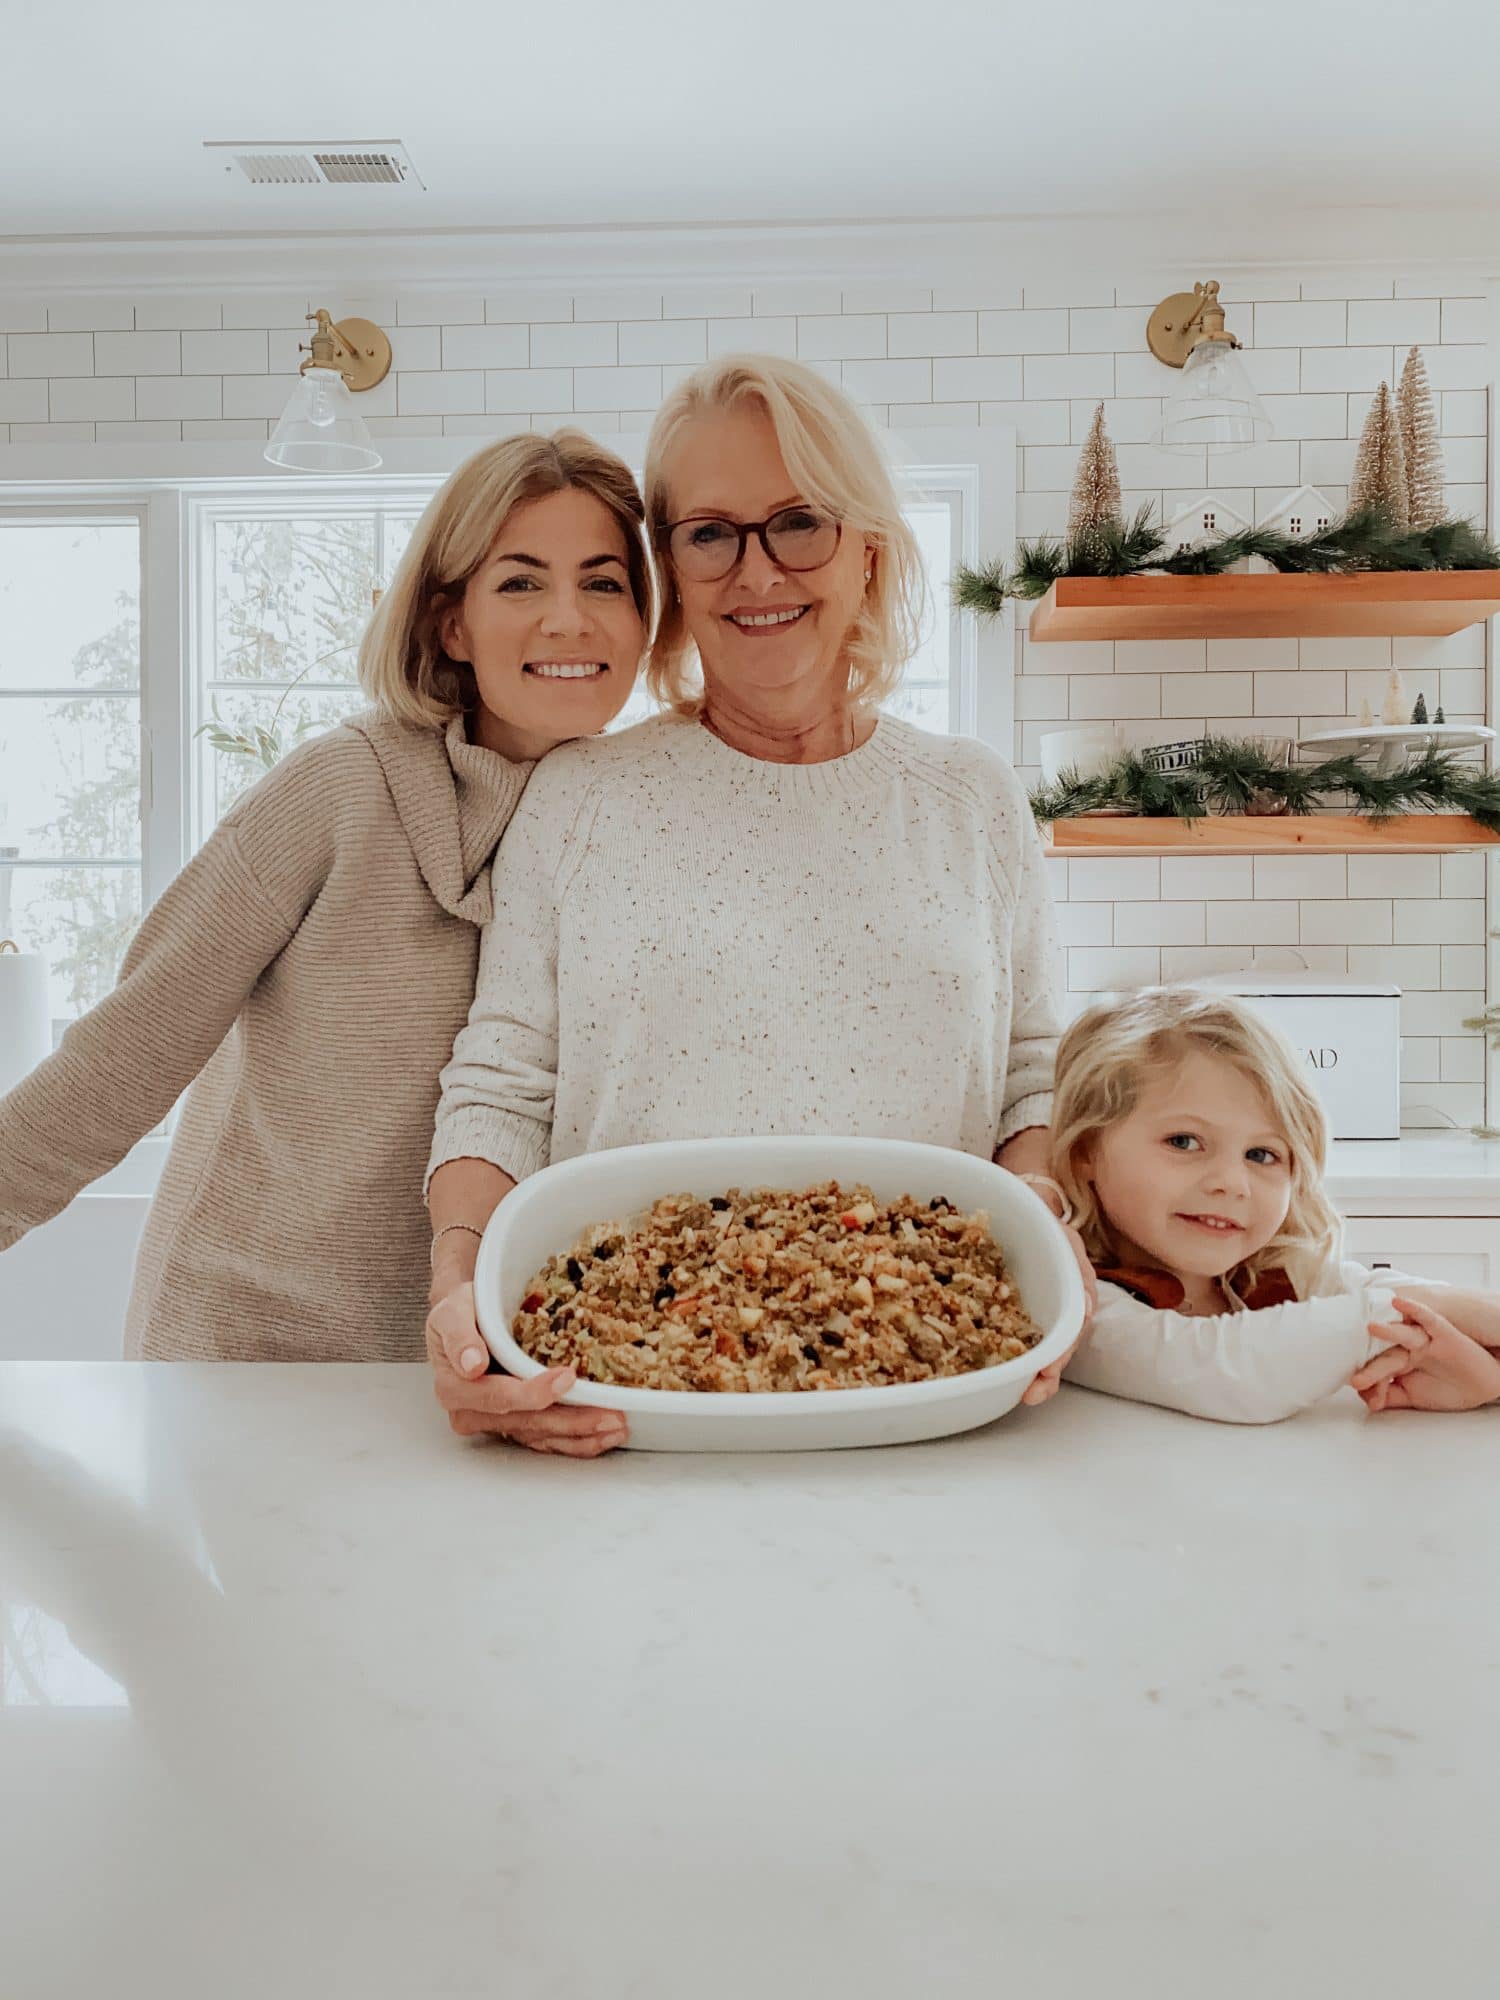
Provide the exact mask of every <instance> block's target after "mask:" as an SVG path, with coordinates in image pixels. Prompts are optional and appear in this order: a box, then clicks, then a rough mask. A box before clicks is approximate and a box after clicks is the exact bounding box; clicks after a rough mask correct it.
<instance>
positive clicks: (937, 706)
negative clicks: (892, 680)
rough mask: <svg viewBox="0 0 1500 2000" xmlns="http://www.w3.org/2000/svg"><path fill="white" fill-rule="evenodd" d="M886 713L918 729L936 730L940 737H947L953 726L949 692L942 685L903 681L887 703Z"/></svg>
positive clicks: (929, 682) (928, 682)
mask: <svg viewBox="0 0 1500 2000" xmlns="http://www.w3.org/2000/svg"><path fill="white" fill-rule="evenodd" d="M885 713H886V714H887V715H899V716H900V717H901V719H902V720H903V721H904V722H913V723H915V724H916V726H917V728H918V729H935V730H936V731H937V732H938V734H939V735H940V736H946V735H947V734H948V732H949V728H950V726H951V725H950V724H949V721H948V690H947V688H946V687H945V686H944V685H943V684H942V683H938V684H937V685H934V684H933V683H932V682H931V681H925V682H924V681H903V682H902V683H901V685H900V687H899V688H897V690H896V692H895V693H894V694H893V695H892V696H891V698H890V700H889V701H888V702H886V703H885Z"/></svg>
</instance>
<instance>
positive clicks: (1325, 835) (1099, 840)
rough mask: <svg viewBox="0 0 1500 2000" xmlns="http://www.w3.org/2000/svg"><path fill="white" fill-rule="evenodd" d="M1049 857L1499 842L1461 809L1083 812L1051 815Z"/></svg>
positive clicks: (1404, 848) (1389, 849) (1363, 850)
mask: <svg viewBox="0 0 1500 2000" xmlns="http://www.w3.org/2000/svg"><path fill="white" fill-rule="evenodd" d="M1050 833H1051V839H1050V841H1049V842H1048V852H1049V853H1052V854H1297V853H1303V854H1370V853H1380V854H1440V853H1452V852H1453V851H1454V850H1455V849H1458V848H1464V847H1496V846H1500V834H1494V833H1490V832H1489V831H1488V830H1487V829H1486V828H1484V827H1482V826H1481V825H1480V824H1479V822H1478V820H1474V819H1470V818H1468V816H1467V815H1466V814H1464V813H1403V814H1401V815H1400V816H1399V817H1398V818H1396V819H1389V820H1386V821H1385V822H1384V823H1383V824H1382V825H1379V826H1374V825H1372V824H1371V823H1370V821H1369V820H1367V819H1360V818H1357V817H1356V816H1355V815H1353V814H1350V813H1307V814H1297V815H1294V814H1283V815H1279V816H1271V815H1267V816H1264V817H1260V816H1255V815H1251V814H1245V813H1223V814H1219V815H1210V816H1209V817H1207V818H1205V819H1198V820H1193V821H1191V822H1189V821H1184V820H1176V819H1123V818H1115V817H1114V816H1112V815H1110V814H1107V813H1084V814H1081V815H1080V816H1079V817H1078V818H1076V819H1060V820H1055V821H1054V822H1053V824H1052V826H1051V828H1050Z"/></svg>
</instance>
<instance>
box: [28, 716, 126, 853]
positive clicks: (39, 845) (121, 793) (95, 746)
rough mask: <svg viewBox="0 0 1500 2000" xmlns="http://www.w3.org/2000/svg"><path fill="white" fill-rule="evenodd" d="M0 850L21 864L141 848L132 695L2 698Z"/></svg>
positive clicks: (124, 851) (123, 851)
mask: <svg viewBox="0 0 1500 2000" xmlns="http://www.w3.org/2000/svg"><path fill="white" fill-rule="evenodd" d="M0 847H14V848H17V849H19V851H20V858H21V859H22V860H23V861H27V860H53V859H55V860H60V861H61V860H74V859H81V858H84V857H88V858H89V859H92V860H117V859H121V858H123V857H125V856H129V855H137V854H139V853H140V851H141V704H140V697H139V696H138V695H134V694H129V695H96V696H94V697H93V698H92V699H86V700H79V701H41V700H34V699H32V698H31V697H29V696H26V695H0Z"/></svg>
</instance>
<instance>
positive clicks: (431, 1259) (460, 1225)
mask: <svg viewBox="0 0 1500 2000" xmlns="http://www.w3.org/2000/svg"><path fill="white" fill-rule="evenodd" d="M455 1229H462V1230H463V1231H464V1232H465V1234H466V1235H469V1236H477V1237H479V1239H480V1240H481V1241H483V1239H484V1231H483V1230H482V1229H479V1228H476V1227H475V1225H474V1224H473V1223H472V1222H445V1223H444V1224H443V1226H442V1228H441V1229H439V1230H438V1231H437V1233H436V1234H435V1235H434V1237H433V1239H432V1248H431V1249H430V1250H429V1251H428V1253H427V1262H428V1265H429V1266H430V1267H431V1268H432V1269H436V1267H437V1247H438V1245H439V1244H440V1243H441V1242H442V1240H443V1238H444V1237H445V1236H451V1235H452V1234H453V1232H454V1230H455Z"/></svg>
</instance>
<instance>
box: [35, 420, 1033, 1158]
mask: <svg viewBox="0 0 1500 2000" xmlns="http://www.w3.org/2000/svg"><path fill="white" fill-rule="evenodd" d="M884 435H885V439H886V443H887V446H888V449H889V451H890V453H891V456H892V457H893V459H894V460H895V462H896V464H897V466H898V468H899V469H900V471H901V472H902V473H903V474H904V475H905V476H906V482H907V485H908V487H909V489H910V491H911V493H912V495H913V497H916V498H932V497H938V496H941V495H947V496H949V499H950V505H951V504H952V501H953V497H954V496H957V499H958V504H959V508H960V525H959V530H958V535H957V544H958V549H957V552H958V554H959V557H960V559H961V560H962V561H964V562H968V563H976V562H979V561H981V560H982V559H983V558H984V557H986V556H988V555H992V554H994V553H995V552H997V551H1003V550H1007V549H1009V548H1011V547H1012V546H1013V545H1014V542H1015V529H1016V433H1015V431H1014V429H1013V428H1012V427H1011V426H1009V425H1003V424H996V425H964V426H960V427H956V428H948V427H942V426H937V427H932V428H925V427H924V428H913V429H910V430H906V431H887V432H886V433H885V434H884ZM603 441H604V442H605V443H607V444H608V445H609V446H610V447H611V449H613V450H615V451H618V452H619V453H620V455H621V456H622V457H623V458H625V459H626V460H627V462H628V463H630V464H631V465H632V467H633V468H634V469H635V470H636V472H637V474H638V473H639V470H640V467H641V464H642V461H643V458H644V452H645V433H644V432H639V433H630V432H616V433H608V434H606V435H605V438H604V440H603ZM478 442H479V441H478V440H476V439H474V438H472V437H464V438H453V439H444V440H432V441H428V442H426V443H424V444H407V443H403V442H398V441H394V440H393V441H390V442H389V443H387V444H386V445H385V446H383V449H384V450H385V453H386V464H385V466H384V467H383V468H382V469H381V470H380V471H378V472H374V473H370V474H367V475H366V476H365V477H363V478H361V479H349V480H344V479H327V480H325V479H319V478H316V477H297V478H289V477H288V476H287V475H286V474H284V473H278V472H273V471H272V469H271V468H269V467H265V466H261V465H260V464H259V461H258V458H257V460H256V461H255V463H254V464H239V463H238V459H237V455H236V461H237V469H236V470H235V471H233V472H231V471H229V470H228V469H227V467H225V469H222V470H218V469H216V470H213V471H208V470H207V469H203V468H201V459H200V457H199V455H197V454H188V453H183V454H181V459H182V464H181V469H180V470H179V469H177V459H178V455H177V454H173V457H172V463H171V465H170V466H167V467H163V469H161V470H157V469H156V466H155V465H153V467H152V470H151V471H150V472H148V473H147V474H146V475H145V476H142V477H136V478H131V479H120V478H112V477H110V476H108V474H107V473H105V474H102V475H101V474H100V473H99V472H98V471H97V470H96V469H95V468H97V466H98V460H97V458H96V457H95V455H94V453H93V452H83V451H77V452H75V451H73V450H70V449H68V448H67V447H61V446H60V447H56V448H55V458H56V463H57V476H55V477H51V478H45V479H42V478H37V477H34V476H31V477H27V478H26V479H5V478H4V477H0V513H4V514H5V515H8V516H9V515H18V514H19V515H25V516H46V515H68V514H71V515H83V516H87V515H90V514H93V515H100V516H109V515H115V516H123V515H126V514H134V515H136V516H137V517H138V518H139V520H140V522H141V597H140V633H141V638H140V646H141V678H140V716H141V721H140V730H141V752H140V756H141V764H140V768H141V855H140V869H141V909H142V913H143V914H144V913H145V912H146V911H148V910H149V909H150V908H151V907H152V905H153V904H154V903H155V902H156V901H157V899H158V898H159V897H160V896H161V894H162V893H163V891H164V890H165V889H166V888H167V887H168V885H169V884H170V883H171V882H172V881H173V879H174V878H175V877H176V876H177V875H178V874H180V873H181V871H182V869H183V868H184V867H185V866H186V865H187V863H188V861H189V860H191V858H192V856H193V855H194V854H195V853H196V852H197V849H198V847H199V845H200V844H201V840H202V838H203V837H204V833H205V829H204V820H205V817H206V816H205V813H204V801H205V799H206V797H207V791H206V786H205V785H204V784H203V783H202V782H201V779H200V775H199V773H198V771H197V770H196V769H195V766H196V763H197V759H198V758H199V756H200V754H201V750H202V746H201V742H200V739H199V737H198V735H197V730H198V728H199V727H200V725H201V723H202V722H203V720H204V714H203V708H204V701H203V695H204V689H205V674H204V661H205V657H206V656H205V653H204V651H203V647H204V643H205V636H206V632H211V630H212V622H211V621H212V617H213V606H212V590H213V578H212V567H211V564H210V563H206V562H205V561H204V559H203V555H204V548H205V542H206V538H207V537H208V536H210V535H211V533H212V528H213V525H214V523H215V522H216V521H217V520H220V519H223V518H225V517H226V516H230V515H234V514H240V515H244V514H262V515H281V516H295V515H299V514H300V515H303V516H315V515H319V514H324V513H327V512H328V511H329V510H330V509H331V508H333V509H336V508H338V507H340V506H345V507H349V508H354V509H366V508H367V509H370V510H372V511H374V510H376V509H379V510H383V511H393V510H398V511H414V512H420V511H421V509H422V508H423V507H425V506H426V504H427V501H428V500H429V499H430V498H431V496H432V494H433V492H434V491H435V490H436V489H437V487H438V486H440V485H441V484H442V482H443V480H444V479H446V478H447V477H448V475H449V473H451V472H452V471H453V470H454V469H455V468H456V467H457V466H458V465H459V464H461V463H462V462H463V460H464V459H466V458H467V457H469V456H470V455H471V454H472V452H473V451H474V450H476V449H477V448H478ZM139 456H141V457H143V458H145V459H146V461H147V462H148V464H149V463H151V461H152V460H153V459H155V460H156V465H161V464H162V461H161V459H160V458H158V457H157V455H156V454H154V453H152V452H149V451H146V452H142V453H141V454H140V455H139ZM50 462H51V461H50V458H49V463H50ZM218 465H219V466H220V467H224V466H225V462H224V458H223V457H222V456H221V457H219V459H218ZM937 608H938V607H935V609H937ZM949 615H950V617H951V618H952V620H953V629H952V634H951V637H950V653H949V657H950V661H951V662H952V663H953V667H954V670H955V672H956V674H957V693H956V696H955V697H954V700H955V703H956V709H950V715H951V716H956V722H955V724H954V726H957V727H959V728H961V729H962V730H963V731H964V732H965V733H972V734H974V735H976V736H978V737H980V738H981V740H983V741H985V742H987V743H989V744H991V745H992V746H993V747H994V748H995V749H997V750H999V751H1000V753H1001V754H1002V755H1003V756H1004V757H1006V758H1007V760H1013V758H1014V754H1015V743H1014V738H1015V725H1014V695H1013V689H1014V676H1015V642H1014V618H1013V614H1012V612H1011V610H1010V608H1009V607H1008V606H1007V608H1006V610H1005V611H1004V612H1003V613H1002V614H1001V615H1000V616H999V617H997V618H995V619H991V620H984V621H981V620H978V619H974V618H970V617H967V616H965V615H964V614H962V613H960V612H958V611H956V610H950V614H949ZM205 618H207V619H208V620H209V624H208V626H207V627H205V624H204V620H205ZM167 1145H168V1140H167V1139H166V1138H164V1137H162V1136H160V1135H155V1134H153V1135H151V1136H150V1137H148V1138H146V1139H144V1140H142V1141H141V1142H140V1144H139V1145H138V1146H136V1147H135V1149H134V1150H133V1152H132V1154H131V1155H130V1156H128V1157H127V1159H126V1160H125V1161H124V1162H122V1164H121V1166H120V1167H118V1168H116V1169H115V1170H114V1172H113V1173H112V1174H110V1175H107V1176H106V1177H105V1179H104V1180H103V1181H101V1182H100V1183H98V1184H96V1185H97V1187H98V1190H99V1191H100V1192H105V1193H108V1192H119V1191H130V1192H150V1191H151V1189H153V1188H154V1186H155V1183H156V1178H157V1174H158V1172H159V1171H160V1164H161V1161H162V1160H163V1159H164V1158H165V1154H166V1150H167Z"/></svg>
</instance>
